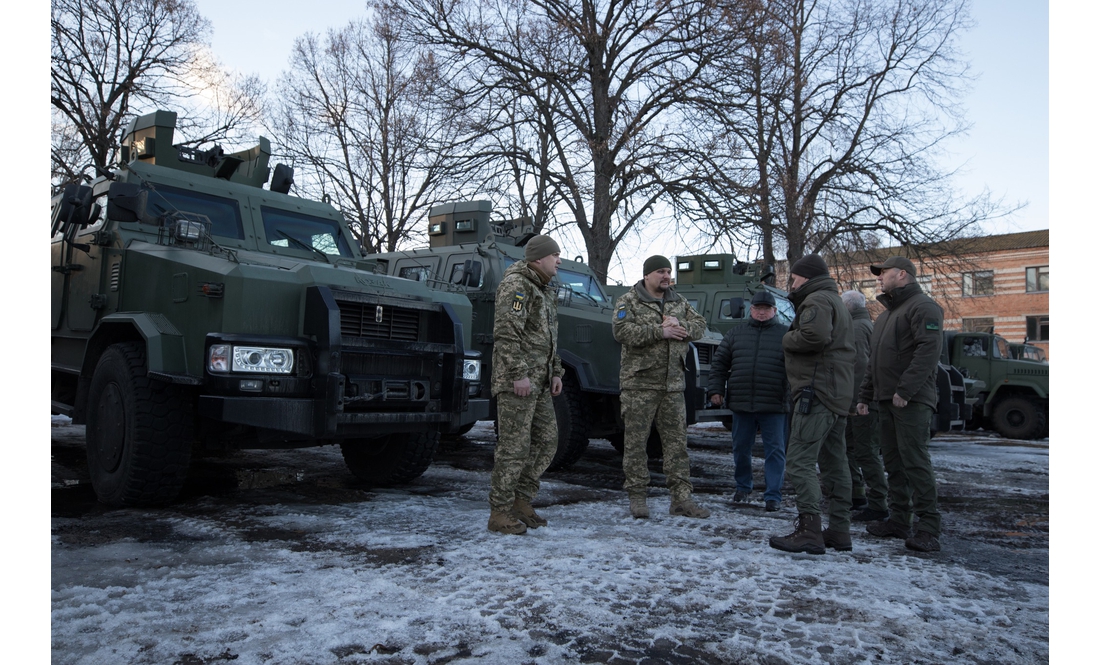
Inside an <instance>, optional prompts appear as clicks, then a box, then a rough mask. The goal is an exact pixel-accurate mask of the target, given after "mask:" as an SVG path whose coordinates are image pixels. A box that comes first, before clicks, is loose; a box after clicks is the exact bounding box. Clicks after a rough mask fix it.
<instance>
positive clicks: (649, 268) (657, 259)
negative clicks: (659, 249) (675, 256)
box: [642, 254, 672, 277]
mask: <svg viewBox="0 0 1100 665" xmlns="http://www.w3.org/2000/svg"><path fill="white" fill-rule="evenodd" d="M661 268H668V269H669V270H672V262H671V261H669V260H668V259H666V258H665V257H663V256H661V255H660V254H654V255H653V256H651V257H649V258H648V259H646V260H645V263H643V264H642V276H643V277H644V276H645V275H648V274H649V273H651V272H653V271H654V270H660V269H661Z"/></svg>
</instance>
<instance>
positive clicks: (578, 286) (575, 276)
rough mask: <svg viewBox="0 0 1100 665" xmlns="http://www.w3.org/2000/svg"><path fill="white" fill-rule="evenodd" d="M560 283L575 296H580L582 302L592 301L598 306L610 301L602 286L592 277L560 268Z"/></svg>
mask: <svg viewBox="0 0 1100 665" xmlns="http://www.w3.org/2000/svg"><path fill="white" fill-rule="evenodd" d="M558 281H559V282H561V285H562V286H563V287H564V288H567V289H569V290H570V291H572V292H573V294H574V295H579V296H580V300H582V301H584V300H590V301H592V302H594V303H596V304H603V303H606V302H607V301H608V298H607V296H606V295H604V292H603V290H602V289H600V284H599V282H597V281H596V280H595V279H593V278H592V276H591V275H584V274H582V273H579V272H574V271H572V270H563V269H561V268H558Z"/></svg>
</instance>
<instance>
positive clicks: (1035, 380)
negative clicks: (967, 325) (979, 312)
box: [944, 331, 1050, 439]
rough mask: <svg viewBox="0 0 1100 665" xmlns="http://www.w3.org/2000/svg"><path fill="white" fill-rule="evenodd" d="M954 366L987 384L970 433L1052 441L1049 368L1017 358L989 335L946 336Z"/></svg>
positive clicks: (1005, 342)
mask: <svg viewBox="0 0 1100 665" xmlns="http://www.w3.org/2000/svg"><path fill="white" fill-rule="evenodd" d="M944 345H945V346H946V347H947V353H949V354H950V360H951V364H952V365H954V366H955V367H958V368H959V370H960V371H962V372H963V373H964V374H965V375H966V376H968V377H970V378H973V379H977V380H979V381H982V382H984V383H985V388H984V390H981V391H980V392H979V396H978V400H977V404H976V405H975V408H974V413H973V416H972V418H971V419H970V421H969V422H968V423H967V426H968V427H971V428H977V427H982V426H989V427H992V428H993V429H995V430H996V431H997V432H998V433H1000V434H1001V436H1004V437H1007V438H1011V439H1039V438H1043V437H1046V436H1047V435H1048V432H1049V430H1048V420H1047V418H1048V413H1049V412H1048V398H1049V394H1050V366H1049V365H1048V364H1047V363H1045V362H1035V361H1033V360H1019V359H1016V358H1013V356H1012V349H1011V346H1010V345H1009V342H1008V340H1006V339H1005V338H1004V337H1001V336H1000V335H997V334H995V333H988V332H950V331H949V332H946V333H944Z"/></svg>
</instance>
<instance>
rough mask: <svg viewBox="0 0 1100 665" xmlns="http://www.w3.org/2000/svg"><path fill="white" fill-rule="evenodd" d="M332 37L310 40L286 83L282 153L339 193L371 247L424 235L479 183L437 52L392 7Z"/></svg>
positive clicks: (305, 182)
mask: <svg viewBox="0 0 1100 665" xmlns="http://www.w3.org/2000/svg"><path fill="white" fill-rule="evenodd" d="M373 8H374V13H373V15H372V17H371V18H370V19H368V20H363V21H354V22H352V23H351V24H349V25H348V26H345V27H344V28H342V29H340V30H334V31H330V32H329V33H328V35H327V36H326V37H324V38H323V39H322V38H319V37H317V36H315V35H306V36H303V37H301V38H300V39H299V40H298V41H297V42H296V43H295V47H294V52H293V55H292V58H291V69H290V71H289V72H287V73H285V74H284V76H283V78H282V79H281V80H280V82H279V84H278V99H279V101H278V104H277V109H276V112H275V117H274V122H275V124H276V125H277V126H278V130H277V131H276V132H275V133H276V135H278V136H280V137H281V139H280V140H281V142H282V143H281V145H280V149H281V150H282V151H283V152H285V154H286V155H287V156H288V157H289V158H290V159H291V160H292V162H294V163H295V165H296V166H300V167H302V168H303V169H304V170H305V173H304V174H303V175H304V178H303V179H302V184H301V186H302V187H304V188H306V189H307V190H311V191H313V193H314V194H316V195H317V196H329V197H330V198H331V199H332V200H333V202H334V205H336V206H337V207H338V208H339V209H340V210H341V212H342V213H343V214H344V216H345V217H346V218H347V220H348V222H349V224H350V225H351V227H352V229H353V231H354V232H355V233H356V235H357V236H358V238H359V240H360V242H361V243H362V245H363V247H364V248H366V250H367V251H374V252H380V251H393V250H395V249H397V248H398V247H399V245H401V244H402V243H403V242H405V241H406V240H408V239H410V238H413V237H415V236H417V235H418V233H417V230H416V225H417V222H419V221H420V220H421V218H422V217H423V216H424V215H425V214H426V212H427V209H428V207H429V206H431V205H433V204H435V203H438V202H439V201H440V200H446V199H449V198H454V197H456V196H458V192H459V191H462V190H464V189H465V190H468V189H470V188H471V186H472V185H471V183H472V181H473V174H472V172H471V170H470V169H469V168H467V160H468V159H469V158H468V156H467V154H466V153H467V152H468V150H469V146H468V145H463V143H462V139H461V138H460V137H461V136H462V135H463V130H462V127H463V120H462V118H461V115H460V111H459V110H456V109H455V107H453V106H452V105H450V104H448V103H446V102H447V97H446V94H445V92H444V89H443V86H441V81H440V72H439V70H438V67H437V65H436V62H435V59H434V57H433V56H432V54H431V52H429V51H427V50H425V49H421V48H418V47H416V46H415V45H411V44H410V43H409V40H407V39H404V36H403V34H402V31H403V30H404V26H403V25H402V23H401V22H400V21H399V20H397V17H395V16H394V15H393V13H392V12H390V11H389V10H388V9H387V7H386V6H384V5H377V6H374V7H373Z"/></svg>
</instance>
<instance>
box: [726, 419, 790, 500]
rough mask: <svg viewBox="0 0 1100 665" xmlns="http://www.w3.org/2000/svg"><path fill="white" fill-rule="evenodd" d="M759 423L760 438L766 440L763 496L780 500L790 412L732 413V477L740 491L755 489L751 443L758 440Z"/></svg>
mask: <svg viewBox="0 0 1100 665" xmlns="http://www.w3.org/2000/svg"><path fill="white" fill-rule="evenodd" d="M758 425H759V426H760V438H761V439H762V440H763V442H764V487H765V489H764V500H765V501H773V500H774V501H779V497H780V493H779V491H780V489H781V488H782V487H783V471H784V469H785V467H786V465H787V437H788V436H789V435H790V432H789V431H788V430H787V427H788V424H787V414H785V413H736V412H735V413H734V414H733V427H732V431H731V434H732V435H733V464H734V467H733V477H734V480H736V481H737V490H738V491H739V492H745V493H746V494H747V493H749V492H752V444H753V442H754V441H756V427H757V426H758Z"/></svg>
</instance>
